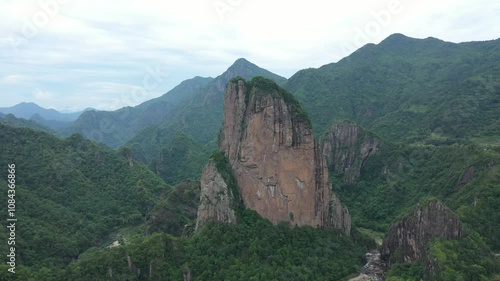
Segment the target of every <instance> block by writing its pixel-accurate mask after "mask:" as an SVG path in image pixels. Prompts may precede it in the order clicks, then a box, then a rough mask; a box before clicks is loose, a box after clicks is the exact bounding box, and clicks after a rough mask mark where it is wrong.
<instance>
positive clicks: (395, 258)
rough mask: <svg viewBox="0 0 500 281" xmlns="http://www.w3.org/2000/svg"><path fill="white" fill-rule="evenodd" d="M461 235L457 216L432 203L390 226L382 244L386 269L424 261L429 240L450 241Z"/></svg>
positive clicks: (438, 204) (416, 209) (436, 203)
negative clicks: (398, 264) (395, 264)
mask: <svg viewBox="0 0 500 281" xmlns="http://www.w3.org/2000/svg"><path fill="white" fill-rule="evenodd" d="M464 234H465V233H464V230H463V228H462V225H461V223H460V221H459V220H458V218H457V217H456V215H455V214H454V213H453V212H452V211H451V210H450V209H448V207H446V206H445V205H444V204H443V203H441V202H439V201H431V202H429V203H427V204H425V205H424V206H419V207H417V208H415V209H414V210H413V211H412V212H411V213H410V214H409V215H407V216H406V217H405V218H404V219H403V220H402V221H400V222H398V223H396V224H394V225H392V226H391V228H390V229H389V231H388V232H387V233H386V237H385V239H384V242H383V245H382V258H383V259H384V260H386V262H387V265H388V266H391V265H392V264H394V263H397V262H409V261H416V260H421V259H423V258H425V254H426V253H425V249H426V247H427V244H428V243H429V242H430V241H431V240H432V239H434V238H437V237H439V238H443V239H447V240H453V239H458V238H461V237H463V236H464Z"/></svg>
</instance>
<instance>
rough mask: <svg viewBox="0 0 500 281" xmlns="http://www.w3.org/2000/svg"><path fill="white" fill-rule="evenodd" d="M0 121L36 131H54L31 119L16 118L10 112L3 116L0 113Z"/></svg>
mask: <svg viewBox="0 0 500 281" xmlns="http://www.w3.org/2000/svg"><path fill="white" fill-rule="evenodd" d="M0 123H2V124H6V125H11V126H16V127H25V128H30V129H34V130H38V131H45V132H49V133H54V131H53V130H52V129H51V128H49V127H47V126H44V125H42V124H41V123H38V122H36V121H33V120H26V119H24V118H17V117H16V116H14V114H11V113H10V114H7V115H3V116H2V115H0Z"/></svg>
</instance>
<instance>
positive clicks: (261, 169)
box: [219, 77, 351, 234]
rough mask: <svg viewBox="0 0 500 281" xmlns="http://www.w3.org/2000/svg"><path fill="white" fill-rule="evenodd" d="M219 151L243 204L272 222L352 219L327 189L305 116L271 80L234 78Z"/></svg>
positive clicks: (347, 222)
mask: <svg viewBox="0 0 500 281" xmlns="http://www.w3.org/2000/svg"><path fill="white" fill-rule="evenodd" d="M224 111H225V113H224V121H223V127H222V130H221V133H220V136H219V149H220V150H221V151H223V152H224V153H225V155H226V156H227V158H228V159H229V163H230V165H231V169H232V172H233V175H234V177H235V180H236V183H237V185H238V188H239V193H240V196H241V200H242V201H243V203H244V205H245V207H247V208H250V209H252V210H255V211H257V212H258V213H259V214H260V215H261V216H262V217H264V218H267V219H269V220H270V221H271V222H273V223H275V224H276V223H281V222H289V223H290V224H291V225H297V226H302V225H310V226H314V227H323V228H329V227H332V228H337V229H342V230H343V231H344V232H345V233H347V234H349V233H350V229H351V218H350V215H349V212H348V210H347V208H346V207H345V206H343V205H342V204H341V202H340V200H339V199H338V197H337V196H336V195H335V194H334V193H333V192H332V191H331V187H330V183H329V179H328V169H327V165H326V161H325V159H324V156H323V154H322V151H321V149H320V146H319V144H318V142H317V141H316V140H315V139H314V135H313V131H312V128H311V125H310V122H309V120H308V118H307V115H306V114H305V113H304V112H303V111H302V109H301V108H300V105H299V104H298V102H297V101H296V100H295V99H294V98H293V96H292V95H291V94H289V93H287V92H286V91H285V90H283V89H281V88H280V87H279V86H277V85H276V84H275V83H274V82H273V81H271V80H268V79H265V78H262V77H258V78H254V79H253V80H252V81H250V82H246V81H244V80H238V79H233V80H232V81H231V82H230V83H229V84H228V86H227V89H226V94H225V97H224Z"/></svg>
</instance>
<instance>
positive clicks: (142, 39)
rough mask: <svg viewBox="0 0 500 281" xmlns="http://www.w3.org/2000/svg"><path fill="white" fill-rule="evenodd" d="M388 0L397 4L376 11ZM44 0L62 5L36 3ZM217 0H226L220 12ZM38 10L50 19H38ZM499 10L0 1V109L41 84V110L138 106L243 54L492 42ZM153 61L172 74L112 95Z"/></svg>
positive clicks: (282, 57)
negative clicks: (393, 41) (138, 90)
mask: <svg viewBox="0 0 500 281" xmlns="http://www.w3.org/2000/svg"><path fill="white" fill-rule="evenodd" d="M395 1H396V2H397V3H399V5H400V7H401V11H400V12H398V13H390V15H389V16H390V19H387V18H384V15H385V16H387V13H386V12H387V11H388V10H389V8H388V7H389V6H390V5H393V4H391V3H395ZM48 2H51V3H59V5H58V6H57V7H55V6H53V8H52V10H47V9H44V8H43V7H42V6H41V5H40V3H48ZM63 2H64V3H66V2H67V4H62V3H63ZM215 3H217V4H221V3H222V4H223V5H225V7H226V8H227V7H229V9H228V10H224V11H223V12H222V13H223V16H222V17H220V15H221V11H220V10H219V12H218V11H217V10H216V9H215V8H214V4H215ZM46 11H49V12H46ZM42 13H46V14H47V19H48V20H47V22H46V23H45V22H42V21H41V20H40V19H43V17H42V18H38V19H35V16H36V15H38V16H40V15H42ZM49 13H50V15H49ZM498 14H500V2H499V1H492V0H477V1H472V0H458V1H450V0H444V1H430V0H422V1H419V2H415V1H409V0H375V1H373V0H372V1H369V0H357V1H342V2H339V1H337V2H333V1H327V0H314V1H285V0H275V1H264V0H252V1H250V0H187V1H153V0H142V1H139V0H121V1H118V0H87V1H83V0H64V1H62V0H44V1H41V2H39V1H38V0H26V1H0V63H1V64H2V66H4V67H3V68H1V69H0V95H3V96H2V99H0V103H2V104H0V106H9V105H12V104H14V103H17V102H21V101H29V100H26V98H28V99H29V98H34V97H33V96H30V93H33V92H34V91H35V90H36V89H37V88H38V89H43V90H44V93H50V94H51V95H52V96H51V97H50V98H49V97H47V98H46V99H45V102H47V104H45V106H48V107H54V108H61V109H62V108H65V109H67V108H70V107H71V108H79V109H83V108H86V107H96V108H99V107H102V108H103V109H104V108H106V109H114V108H113V107H115V108H116V107H119V106H122V105H124V103H127V102H129V105H135V104H137V103H139V102H141V101H144V100H146V99H150V98H153V97H155V96H158V95H161V94H162V93H164V92H166V91H167V90H168V89H170V88H172V87H174V86H175V85H176V84H178V83H180V82H181V81H182V80H185V79H188V78H191V77H193V76H196V75H200V76H216V75H218V74H220V73H222V72H223V71H224V70H225V68H227V67H228V66H229V65H230V64H231V63H232V62H233V61H234V60H235V59H237V58H239V57H246V58H247V59H249V60H250V61H252V62H254V63H256V64H258V65H260V66H262V67H264V68H267V69H269V70H271V71H274V72H277V73H278V74H281V75H284V76H291V75H292V74H293V73H295V72H296V71H298V70H300V69H303V68H308V67H319V66H321V65H324V64H327V63H330V62H334V61H337V60H339V59H341V58H342V57H344V56H346V55H348V54H349V53H350V52H352V51H354V50H355V48H357V47H360V46H361V45H363V44H365V43H369V42H370V43H378V42H380V41H381V40H383V39H384V38H386V37H387V36H388V35H390V34H392V33H396V32H399V33H403V34H406V35H408V36H412V37H417V38H425V37H428V36H433V37H437V38H441V39H444V40H447V41H452V42H461V41H471V40H486V39H495V38H496V37H498V34H500V24H499V21H500V19H499V18H498V16H497V15H498ZM41 23H43V24H41ZM376 25H378V27H377V26H376ZM33 26H34V27H35V29H36V32H31V33H32V34H30V36H26V32H27V31H33V30H30V29H33ZM377 28H378V30H377ZM367 30H368V31H367ZM370 30H371V32H370ZM360 31H361V32H363V33H364V34H362V35H360V34H359V32H360ZM28 33H29V32H28ZM346 46H347V47H346ZM156 65H161V66H162V67H164V68H165V69H166V71H167V72H169V76H168V77H167V78H165V79H163V80H162V83H160V84H159V85H158V87H157V88H156V89H155V90H153V91H148V92H147V95H143V96H141V97H139V96H137V97H135V98H134V99H133V100H130V99H119V98H118V99H119V100H118V101H116V99H117V95H118V96H119V95H120V94H123V93H124V92H125V93H126V92H127V90H128V91H129V92H130V89H131V87H132V89H134V88H133V87H142V83H143V82H142V80H143V79H144V76H145V75H147V71H146V70H145V69H146V67H148V66H150V67H151V66H153V67H154V66H156ZM3 93H9V95H5V94H3ZM4 96H5V97H4ZM49 102H52V103H53V104H48V103H49ZM68 104H71V106H70V105H68Z"/></svg>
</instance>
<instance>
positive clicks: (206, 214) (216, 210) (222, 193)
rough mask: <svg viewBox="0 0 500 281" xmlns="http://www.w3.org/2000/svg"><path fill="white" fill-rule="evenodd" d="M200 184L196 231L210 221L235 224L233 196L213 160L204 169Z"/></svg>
mask: <svg viewBox="0 0 500 281" xmlns="http://www.w3.org/2000/svg"><path fill="white" fill-rule="evenodd" d="M200 184H201V192H200V204H199V206H198V216H197V220H196V230H198V229H199V228H201V227H202V226H203V225H204V224H205V223H206V222H207V221H209V220H212V221H219V222H225V223H235V222H236V213H235V210H234V209H233V207H232V206H233V204H232V200H234V197H233V194H232V192H231V190H230V189H229V188H228V185H227V183H226V182H225V180H224V178H223V177H222V175H221V174H220V172H219V171H218V170H217V166H216V164H215V162H214V161H213V160H210V161H209V162H208V164H207V165H206V166H205V168H204V169H203V173H202V175H201V180H200Z"/></svg>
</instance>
